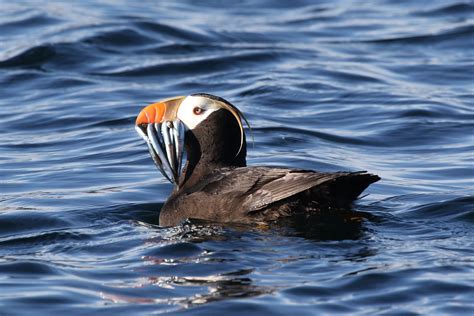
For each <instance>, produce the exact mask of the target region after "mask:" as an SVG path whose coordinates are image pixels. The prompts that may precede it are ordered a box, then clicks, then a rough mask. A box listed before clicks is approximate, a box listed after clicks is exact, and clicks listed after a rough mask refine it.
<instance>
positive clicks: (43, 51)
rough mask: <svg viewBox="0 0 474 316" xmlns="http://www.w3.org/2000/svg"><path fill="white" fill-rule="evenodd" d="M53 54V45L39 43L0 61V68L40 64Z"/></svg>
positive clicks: (54, 53) (54, 52) (54, 51)
mask: <svg viewBox="0 0 474 316" xmlns="http://www.w3.org/2000/svg"><path fill="white" fill-rule="evenodd" d="M55 55H56V50H55V49H54V47H53V45H39V46H35V47H31V48H29V49H27V50H25V51H23V52H21V53H19V54H17V55H15V56H13V57H10V58H8V59H6V60H3V61H0V68H7V67H34V66H40V65H41V64H43V63H45V62H46V61H48V60H50V59H51V58H53V57H54V56H55Z"/></svg>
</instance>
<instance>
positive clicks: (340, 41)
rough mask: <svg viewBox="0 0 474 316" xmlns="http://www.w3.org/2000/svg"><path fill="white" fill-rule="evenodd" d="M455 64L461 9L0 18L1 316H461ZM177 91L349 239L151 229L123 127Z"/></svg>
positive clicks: (154, 223) (463, 50)
mask: <svg viewBox="0 0 474 316" xmlns="http://www.w3.org/2000/svg"><path fill="white" fill-rule="evenodd" d="M473 55H474V2H473V1H462V0H454V1H422V0H414V1H393V0H385V1H382V0H381V1H351V0H347V1H342V0H340V1H333V0H331V1H329V0H327V1H309V0H297V1H269V0H252V1H250V0H243V1H217V0H214V1H199V2H198V1H171V0H170V1H159V2H158V1H146V0H144V1H138V2H137V1H93V0H86V1H75V2H72V1H48V2H44V3H40V2H37V1H6V0H0V92H1V94H0V153H1V154H0V315H2V316H4V315H54V314H57V315H65V314H67V315H96V314H101V315H102V314H104V315H131V314H133V315H154V314H162V313H163V314H164V313H172V314H178V315H220V314H222V315H288V314H294V315H322V314H327V315H334V314H351V315H376V314H377V315H395V314H404V315H417V314H420V315H421V314H424V315H434V314H443V315H448V314H449V315H458V314H459V315H472V314H473V313H474V250H473V249H474V229H473V224H474V206H473V205H474V111H473V108H474V107H473V106H474V96H473V94H474V56H473ZM195 92H207V93H212V94H216V95H219V96H222V97H224V98H226V99H228V100H229V101H231V102H232V103H234V104H235V105H236V106H237V107H239V108H240V109H241V110H242V111H243V112H244V114H245V115H246V117H247V118H248V120H249V121H250V124H251V126H252V129H253V137H254V143H253V145H252V144H249V154H248V163H249V165H280V166H290V167H295V168H308V169H314V170H320V171H336V170H368V171H370V172H372V173H375V174H378V175H379V176H381V178H382V180H381V181H379V182H378V183H375V184H373V185H372V186H371V187H370V188H369V189H368V190H367V191H366V193H367V194H368V195H367V196H365V197H364V198H363V199H360V200H359V201H358V202H357V203H356V204H355V205H354V211H355V212H358V213H357V214H360V216H359V220H358V221H356V222H354V223H352V224H351V225H348V226H346V225H339V224H334V223H322V224H321V225H319V226H317V227H303V228H302V227H296V226H295V227H292V226H288V227H280V228H272V229H263V228H261V229H259V228H253V227H252V228H249V227H238V226H219V225H217V224H210V223H204V222H202V223H201V222H190V221H187V222H184V223H183V224H182V225H180V226H176V227H171V228H163V227H160V226H159V225H158V215H159V211H160V208H161V206H162V205H163V203H164V201H165V200H166V198H167V196H168V194H169V192H170V191H171V185H170V184H169V183H167V182H166V180H165V179H164V178H163V177H162V176H161V175H160V174H159V172H158V171H157V169H156V168H155V167H154V165H153V162H152V160H151V159H150V157H149V155H148V152H147V149H146V146H145V144H144V143H143V141H142V140H141V139H140V138H139V136H138V135H137V134H136V132H135V130H134V120H135V117H136V115H137V114H138V112H139V111H140V109H141V108H142V107H143V106H145V105H146V104H148V103H150V102H153V101H157V100H159V99H162V98H166V97H171V96H175V95H187V94H191V93H195ZM249 140H250V137H249Z"/></svg>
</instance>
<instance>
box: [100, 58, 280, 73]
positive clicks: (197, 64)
mask: <svg viewBox="0 0 474 316" xmlns="http://www.w3.org/2000/svg"><path fill="white" fill-rule="evenodd" d="M275 56H276V55H275V54H273V53H269V52H252V53H239V54H237V55H233V56H228V55H227V56H217V57H207V58H202V59H198V60H188V59H186V60H183V61H180V62H169V63H162V64H158V65H152V66H146V67H139V68H133V69H126V70H121V71H115V72H108V73H93V74H94V75H102V76H124V77H143V76H157V75H169V74H177V73H180V74H182V75H184V74H189V73H192V74H196V73H202V72H209V71H219V70H225V69H229V68H235V67H238V66H239V65H240V66H241V65H242V64H255V63H259V62H263V61H265V62H268V61H269V60H273V59H275Z"/></svg>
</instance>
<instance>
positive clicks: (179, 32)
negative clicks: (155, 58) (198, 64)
mask: <svg viewBox="0 0 474 316" xmlns="http://www.w3.org/2000/svg"><path fill="white" fill-rule="evenodd" d="M134 25H135V26H136V27H137V28H139V29H141V30H144V31H148V32H150V33H152V34H154V35H155V36H159V37H171V38H174V39H181V40H187V41H193V42H209V40H210V38H209V37H208V36H207V35H204V34H201V33H198V32H196V31H191V30H186V29H183V28H179V27H177V26H171V25H167V24H163V23H157V22H149V21H142V22H135V23H134Z"/></svg>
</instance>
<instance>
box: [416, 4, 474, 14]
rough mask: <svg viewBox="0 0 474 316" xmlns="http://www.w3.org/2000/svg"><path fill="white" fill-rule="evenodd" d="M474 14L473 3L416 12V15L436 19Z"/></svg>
mask: <svg viewBox="0 0 474 316" xmlns="http://www.w3.org/2000/svg"><path fill="white" fill-rule="evenodd" d="M472 13H474V4H473V3H472V2H463V3H454V4H449V5H446V6H442V7H439V8H435V9H429V10H422V11H417V12H414V13H413V14H414V15H418V16H426V17H436V16H452V15H469V14H472Z"/></svg>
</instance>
